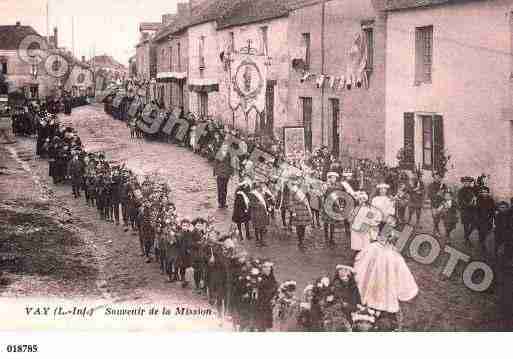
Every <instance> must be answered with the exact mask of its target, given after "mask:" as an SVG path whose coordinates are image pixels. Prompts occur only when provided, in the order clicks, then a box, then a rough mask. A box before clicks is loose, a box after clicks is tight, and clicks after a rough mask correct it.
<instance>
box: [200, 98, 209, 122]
mask: <svg viewBox="0 0 513 359" xmlns="http://www.w3.org/2000/svg"><path fill="white" fill-rule="evenodd" d="M198 101H199V112H200V116H202V117H203V118H206V117H207V116H208V93H206V92H199V93H198Z"/></svg>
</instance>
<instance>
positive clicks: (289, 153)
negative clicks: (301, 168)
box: [283, 127, 306, 160]
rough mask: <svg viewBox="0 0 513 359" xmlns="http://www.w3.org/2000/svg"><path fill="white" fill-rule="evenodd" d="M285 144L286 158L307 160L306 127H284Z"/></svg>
mask: <svg viewBox="0 0 513 359" xmlns="http://www.w3.org/2000/svg"><path fill="white" fill-rule="evenodd" d="M283 144H284V152H285V158H288V159H293V160H294V159H297V160H300V159H303V158H305V153H306V145H305V128H304V127H284V128H283Z"/></svg>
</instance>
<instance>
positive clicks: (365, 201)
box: [351, 191, 382, 256]
mask: <svg viewBox="0 0 513 359" xmlns="http://www.w3.org/2000/svg"><path fill="white" fill-rule="evenodd" d="M355 196H356V200H357V201H358V205H359V206H358V207H357V208H356V214H357V217H355V220H356V221H360V219H362V218H363V219H364V220H363V221H362V222H361V223H356V225H353V224H355V222H354V221H353V223H352V225H351V249H352V250H353V251H355V252H356V253H355V256H356V255H357V254H358V252H360V251H361V250H363V249H364V248H365V247H367V246H368V245H369V244H370V243H371V242H372V241H375V240H376V238H377V236H378V225H379V223H380V222H381V219H382V218H381V216H380V213H372V212H376V209H374V208H373V207H371V206H370V205H369V196H368V195H367V193H366V192H363V191H362V192H356V193H355Z"/></svg>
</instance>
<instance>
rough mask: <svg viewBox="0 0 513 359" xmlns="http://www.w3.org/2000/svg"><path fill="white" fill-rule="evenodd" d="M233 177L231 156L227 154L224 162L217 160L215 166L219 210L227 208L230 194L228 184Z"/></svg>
mask: <svg viewBox="0 0 513 359" xmlns="http://www.w3.org/2000/svg"><path fill="white" fill-rule="evenodd" d="M232 175H233V168H232V165H231V156H230V154H229V153H226V155H225V156H224V158H223V159H222V160H216V163H215V165H214V176H215V177H216V179H217V201H218V204H219V208H227V207H226V195H227V192H228V182H229V181H230V177H231V176H232Z"/></svg>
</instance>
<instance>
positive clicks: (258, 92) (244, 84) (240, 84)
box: [230, 54, 267, 113]
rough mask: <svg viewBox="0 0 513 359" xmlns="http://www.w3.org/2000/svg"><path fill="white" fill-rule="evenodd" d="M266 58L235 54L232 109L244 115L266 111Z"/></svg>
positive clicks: (232, 79)
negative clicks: (238, 110)
mask: <svg viewBox="0 0 513 359" xmlns="http://www.w3.org/2000/svg"><path fill="white" fill-rule="evenodd" d="M266 59H267V57H265V56H254V55H244V54H234V55H233V62H232V72H231V76H232V77H231V79H230V107H231V108H232V110H233V111H235V110H237V109H238V108H241V109H242V111H244V113H249V112H250V111H251V110H252V109H255V110H256V111H257V112H258V113H262V112H263V111H264V110H265V90H266V78H267V65H266Z"/></svg>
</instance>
